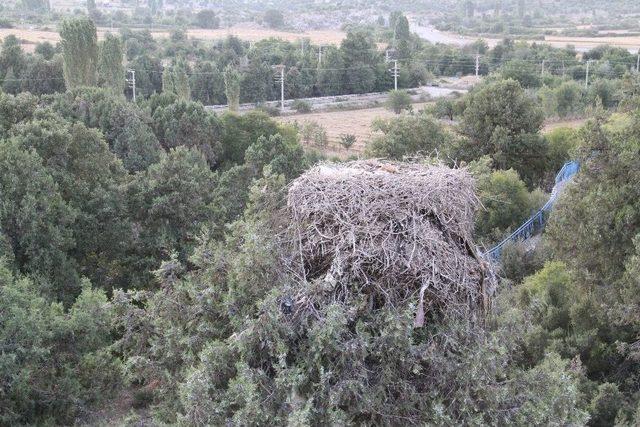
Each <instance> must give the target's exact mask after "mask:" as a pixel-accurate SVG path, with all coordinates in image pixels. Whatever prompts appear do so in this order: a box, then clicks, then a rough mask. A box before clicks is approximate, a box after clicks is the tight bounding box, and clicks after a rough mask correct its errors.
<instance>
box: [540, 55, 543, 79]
mask: <svg viewBox="0 0 640 427" xmlns="http://www.w3.org/2000/svg"><path fill="white" fill-rule="evenodd" d="M540 75H541V76H543V77H544V59H543V60H542V71H541V72H540Z"/></svg>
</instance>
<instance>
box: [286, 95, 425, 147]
mask: <svg viewBox="0 0 640 427" xmlns="http://www.w3.org/2000/svg"><path fill="white" fill-rule="evenodd" d="M426 105H427V104H425V103H421V104H413V109H414V110H415V111H419V110H421V109H423V108H424V107H425V106H426ZM394 116H395V114H394V113H393V112H391V111H389V110H387V109H385V108H384V107H376V108H365V109H360V110H344V111H329V112H322V113H309V114H295V115H291V116H284V117H280V118H278V120H279V121H280V122H282V123H289V124H293V123H295V122H297V123H298V124H299V125H300V126H302V125H303V124H304V123H306V122H316V123H318V124H319V125H321V126H322V127H324V129H325V130H326V131H327V139H328V144H327V146H326V147H318V146H315V145H310V146H309V148H313V149H317V150H318V151H321V152H322V153H323V154H325V155H327V156H336V157H339V158H346V157H349V156H357V155H359V154H361V153H362V152H363V151H364V148H365V146H366V144H367V142H368V141H369V140H370V139H371V138H372V136H373V131H372V129H371V123H372V122H373V121H374V120H375V119H377V118H390V117H394ZM345 134H353V135H355V136H356V138H357V140H356V143H355V144H354V145H353V146H352V147H350V148H349V149H345V148H344V147H342V146H341V145H340V137H341V136H342V135H345Z"/></svg>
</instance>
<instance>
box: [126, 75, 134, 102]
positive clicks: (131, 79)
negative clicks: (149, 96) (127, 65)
mask: <svg viewBox="0 0 640 427" xmlns="http://www.w3.org/2000/svg"><path fill="white" fill-rule="evenodd" d="M127 74H129V75H130V76H131V77H129V78H127V79H126V81H127V83H128V85H129V87H130V88H131V93H132V94H133V102H134V103H135V102H136V70H131V69H129V70H127Z"/></svg>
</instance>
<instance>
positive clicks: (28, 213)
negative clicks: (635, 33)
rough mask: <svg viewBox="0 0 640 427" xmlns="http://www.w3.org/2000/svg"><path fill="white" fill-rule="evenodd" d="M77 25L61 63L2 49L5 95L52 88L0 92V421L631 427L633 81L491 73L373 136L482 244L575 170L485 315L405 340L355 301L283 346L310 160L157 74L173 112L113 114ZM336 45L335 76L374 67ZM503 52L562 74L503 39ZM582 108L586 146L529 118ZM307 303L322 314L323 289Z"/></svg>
mask: <svg viewBox="0 0 640 427" xmlns="http://www.w3.org/2000/svg"><path fill="white" fill-rule="evenodd" d="M91 25H92V24H91V23H90V21H82V22H72V23H69V24H68V25H66V26H65V28H64V31H63V33H64V34H63V36H64V42H63V44H62V46H63V49H67V51H66V52H65V51H63V52H61V53H62V56H56V53H55V49H53V50H52V51H51V50H48V48H45V47H43V46H44V45H41V46H40V47H39V50H38V53H36V54H34V55H31V56H24V55H23V54H22V53H21V52H20V50H19V47H18V48H15V47H16V46H17V44H15V43H13V42H10V43H9V45H8V48H7V50H5V49H3V51H2V54H1V58H0V59H2V61H0V64H3V65H2V66H3V67H5V68H2V70H4V71H5V73H8V71H7V70H9V67H6V66H5V64H12V65H11V67H13V65H15V64H19V63H21V62H20V61H24V62H23V67H26V69H28V68H29V67H30V66H31V65H29V64H30V63H31V61H57V63H58V64H59V67H60V73H61V76H62V81H63V82H66V83H65V86H64V90H63V88H58V89H55V90H51V91H43V92H38V91H35V90H34V91H33V92H34V93H36V94H35V95H34V94H31V93H28V91H27V87H25V86H15V87H13V88H10V89H11V90H10V91H8V92H12V93H13V92H15V93H16V94H15V95H14V94H12V93H2V94H0V113H1V114H0V170H2V171H3V173H2V174H0V313H2V316H1V317H0V347H1V348H2V351H1V352H0V387H1V390H2V393H0V424H7V425H16V424H64V425H68V424H73V423H83V422H84V423H95V422H96V420H95V419H94V418H92V417H93V416H95V415H93V414H94V411H95V410H96V408H99V407H104V406H106V402H108V401H121V399H122V394H123V391H124V390H127V391H128V392H129V393H131V394H132V395H133V403H132V406H133V407H134V408H145V410H147V411H148V413H149V414H150V416H151V417H153V419H154V421H155V422H158V423H167V424H176V423H179V424H183V425H221V424H233V425H236V424H237V425H248V424H255V425H270V424H276V425H280V424H295V425H318V424H339V425H360V424H371V425H395V424H398V423H401V422H402V423H408V424H419V425H421V424H436V425H441V424H446V425H449V424H488V425H511V424H513V425H531V424H535V425H546V424H559V425H583V424H589V425H593V426H596V425H612V424H614V422H617V423H619V424H622V425H625V424H628V425H633V424H637V423H639V422H640V403H639V402H640V388H639V384H640V371H639V370H638V363H637V360H638V357H640V355H639V354H638V339H639V336H640V319H639V318H638V315H637V313H638V312H640V307H639V304H640V302H639V301H638V297H637V294H638V290H639V289H638V288H639V286H640V283H638V280H637V277H638V270H639V269H640V266H639V262H638V260H639V259H640V255H639V254H638V250H639V249H638V248H639V246H640V242H639V237H638V233H639V231H638V230H640V228H639V226H640V223H639V221H640V206H638V200H639V197H638V196H640V195H639V194H638V191H639V190H638V189H639V188H640V183H639V182H638V177H637V174H638V172H637V171H638V170H640V168H639V166H640V164H639V163H640V157H639V155H638V153H639V152H640V151H639V149H640V147H638V141H640V114H639V113H638V109H637V106H638V105H639V104H638V96H639V94H640V78H639V77H638V75H637V74H626V75H625V77H624V79H623V80H621V81H620V82H616V83H615V87H610V88H606V87H604V86H602V87H601V86H600V85H605V83H602V84H596V83H593V84H592V85H591V86H590V87H589V89H586V90H585V91H584V92H582V91H580V92H578V95H576V96H578V98H576V100H574V98H571V97H570V96H568V95H566V92H571V90H570V89H567V88H566V87H565V86H569V85H572V84H574V83H573V82H572V79H571V78H569V77H568V76H565V78H564V79H563V78H562V77H561V76H554V75H546V76H543V79H542V81H541V82H535V81H534V79H533V78H534V77H539V75H538V74H537V72H532V71H531V70H528V71H527V70H520V69H518V68H517V67H512V68H509V67H504V68H503V69H501V70H499V71H498V72H495V73H493V74H492V75H491V76H489V77H487V78H486V79H485V81H484V82H482V83H480V84H478V85H477V86H476V87H475V88H474V89H473V90H472V91H471V92H470V93H469V94H468V95H465V96H462V97H459V98H457V99H446V100H441V101H438V102H437V103H434V105H432V106H430V107H429V108H427V109H426V110H425V111H421V112H417V113H411V114H402V115H399V116H397V117H394V118H392V119H387V120H380V121H378V122H377V123H376V124H375V128H376V130H378V131H379V132H377V133H376V136H375V137H373V139H372V140H371V141H369V144H368V146H367V153H366V155H370V156H375V157H387V158H391V159H397V160H402V159H403V158H405V156H408V157H415V156H425V157H433V158H435V157H437V158H438V161H440V162H443V163H445V164H447V165H449V166H460V165H462V166H465V167H467V168H468V170H469V172H470V173H471V174H472V175H473V176H474V177H475V180H476V186H477V195H478V197H479V199H480V201H481V203H482V205H483V208H482V209H480V210H479V211H478V212H477V213H476V216H475V238H476V241H477V242H478V243H479V244H481V245H485V246H488V245H490V244H492V243H495V242H496V241H498V240H500V239H501V238H502V237H504V235H505V234H507V233H508V232H509V231H511V230H513V229H514V228H516V227H517V226H518V225H519V224H520V223H521V222H522V221H523V220H524V219H526V218H527V217H528V216H529V215H530V214H531V212H532V211H535V210H537V209H538V208H539V207H540V206H541V205H542V204H543V203H544V201H545V199H546V198H547V197H548V194H547V192H548V191H549V189H550V187H551V185H552V183H553V177H554V174H555V172H556V171H557V170H558V169H559V167H560V166H561V165H562V164H563V163H564V162H565V161H567V160H569V159H577V160H579V161H580V162H581V164H582V169H581V172H580V174H579V175H578V177H577V179H576V181H575V182H574V183H572V184H569V185H568V186H567V188H566V189H565V192H564V193H563V195H562V197H561V198H560V201H559V202H558V207H557V209H556V210H555V211H554V213H553V215H552V218H551V220H550V225H549V227H548V229H547V233H546V234H545V235H544V236H543V238H542V241H541V242H540V243H539V244H538V245H537V246H536V248H535V250H529V249H528V248H526V247H523V246H520V245H514V246H511V247H508V248H507V249H505V253H504V257H503V260H502V265H501V266H500V271H499V274H500V275H501V276H503V279H502V281H501V283H500V285H499V287H498V289H497V290H496V294H495V295H494V298H493V307H492V310H490V311H489V312H487V313H486V317H485V318H483V319H466V320H465V321H462V320H461V319H460V318H457V319H454V318H439V317H438V315H437V313H438V312H437V311H433V312H430V313H428V315H427V317H428V322H427V323H426V326H424V327H422V328H414V326H413V318H414V316H415V313H416V306H415V304H406V305H404V304H403V305H397V306H393V305H389V304H383V303H380V302H377V301H373V300H371V299H370V298H369V296H368V295H367V292H366V286H365V285H364V284H362V283H354V284H349V283H346V284H343V285H344V286H351V285H353V286H352V288H351V289H353V292H352V294H351V295H350V297H349V299H348V300H347V302H346V303H345V302H344V301H343V302H338V301H332V300H330V299H329V300H328V301H326V303H324V304H322V305H318V306H317V307H316V308H317V310H318V316H317V319H322V321H317V320H314V318H312V317H310V318H309V319H307V320H305V322H302V323H297V324H295V327H293V326H292V325H293V324H292V323H291V322H290V321H289V319H288V318H287V314H286V310H284V309H283V304H282V301H283V296H286V295H287V294H286V292H288V291H290V289H291V286H292V284H293V283H300V281H301V280H302V279H301V278H299V277H295V278H293V277H292V276H291V274H292V272H291V271H289V270H287V269H286V268H284V267H283V265H282V263H281V260H280V259H279V258H278V254H279V253H280V252H281V251H283V250H287V249H286V248H282V247H281V246H282V245H280V243H281V240H279V239H280V238H281V235H282V233H281V231H282V226H283V224H282V222H283V221H286V220H287V219H286V218H285V217H283V214H282V206H283V205H285V204H286V200H285V195H286V190H287V188H288V187H287V186H288V184H289V183H290V182H291V181H292V180H293V179H295V178H296V177H298V176H299V175H300V174H302V173H303V172H304V171H305V170H306V169H307V168H308V167H309V166H311V165H312V164H313V163H314V162H315V161H316V160H317V159H316V158H315V157H316V156H312V155H310V154H306V153H305V152H304V151H303V147H302V146H301V145H300V142H299V141H300V135H299V134H298V130H297V129H296V128H294V127H290V126H285V125H281V124H278V123H276V122H275V121H273V120H272V119H271V118H269V117H268V116H267V115H266V114H264V113H260V112H250V113H247V114H244V115H238V114H236V113H233V112H228V113H224V114H221V115H218V114H214V113H211V112H209V111H208V110H207V109H205V108H204V106H203V105H202V103H200V102H195V101H192V100H191V99H190V98H194V96H193V93H194V90H195V88H196V87H197V86H194V85H192V84H191V83H189V84H185V78H184V76H185V75H187V76H188V77H189V78H188V79H187V80H189V81H192V80H191V79H192V78H193V74H192V75H191V76H189V73H188V71H187V70H188V69H189V67H191V65H190V63H189V61H187V60H186V59H183V60H180V61H176V62H175V64H173V65H171V66H170V67H168V68H169V70H170V73H167V72H165V73H162V72H161V74H160V75H159V76H156V75H155V74H153V75H152V73H150V74H149V76H148V78H149V80H147V81H148V82H149V84H150V86H149V87H151V88H153V87H154V86H153V85H156V84H158V85H163V86H164V87H165V88H166V87H170V88H171V89H170V90H165V91H160V90H156V89H151V90H149V92H148V93H145V95H144V96H143V97H141V99H139V100H138V102H136V103H134V102H131V101H130V100H127V98H126V97H125V96H124V94H123V90H122V87H121V86H120V84H119V83H118V79H117V78H115V76H117V75H119V74H121V73H122V69H121V66H122V64H121V63H118V61H117V60H113V58H117V57H118V51H119V50H120V49H124V50H122V52H126V51H127V40H125V42H124V45H122V44H121V41H120V40H118V38H116V37H113V38H107V39H105V41H104V42H102V43H97V42H96V40H95V39H94V38H92V37H89V38H82V37H78V34H83V33H85V32H86V31H88V32H89V33H91V34H92V33H93V31H94V29H92V28H91ZM347 40H350V41H351V42H353V41H357V40H359V39H358V38H357V36H355V35H352V36H351V37H350V38H348V39H347ZM14 42H15V41H14ZM147 42H148V43H153V44H154V45H155V42H153V40H152V39H150V38H149V39H148V40H147ZM235 42H237V41H236V40H234V39H228V40H227V41H226V42H225V43H228V44H230V45H233V43H235ZM6 43H7V42H6V41H5V46H7V44H6ZM264 43H265V45H270V46H286V44H282V43H281V42H275V41H266V42H264ZM178 44H179V43H177V42H176V40H173V41H170V42H168V43H167V45H166V46H164V47H165V48H167V49H169V48H171V49H173V48H175V46H177V45H178ZM356 44H358V45H359V43H356ZM224 45H225V44H224V43H223V44H221V46H224ZM123 46H124V47H123ZM237 46H239V48H241V49H245V47H243V45H242V43H240V42H238V45H237ZM347 46H349V44H348V43H347ZM344 47H345V46H342V47H341V48H340V49H335V52H336V55H337V57H340V56H341V55H344V54H345V52H351V53H353V54H354V55H356V57H357V56H358V55H364V53H363V52H369V50H366V49H365V50H363V49H359V48H355V49H353V50H349V48H347V50H344ZM254 48H255V46H254ZM154 49H155V48H154ZM438 49H440V48H438ZM73 52H86V53H87V54H85V55H81V56H79V55H75V56H74V55H71V54H72V53H73ZM174 52H175V51H174ZM222 52H226V53H225V54H230V53H229V52H230V51H228V50H221V51H220V54H222ZM249 52H251V50H250V51H249ZM497 52H502V53H501V54H500V55H504V56H501V57H503V58H509V59H513V58H515V57H518V56H520V57H526V56H524V55H537V54H539V53H541V52H548V53H549V54H554V55H558V57H562V56H563V55H567V56H570V54H569V53H567V52H569V51H566V50H551V49H548V48H542V47H537V46H531V47H525V46H524V45H518V44H510V43H508V42H506V43H503V44H501V45H499V47H498V48H495V49H493V50H492V51H491V53H490V54H491V55H497ZM9 53H11V55H9ZM289 53H291V52H289ZM619 53H620V52H617V51H616V50H612V49H603V50H602V52H601V53H600V54H601V55H602V57H606V55H617V54H619ZM281 54H282V55H283V57H286V56H287V55H288V53H287V51H286V50H284V51H283V52H281ZM327 54H328V53H327ZM459 54H461V55H466V54H467V53H465V52H461V53H459ZM45 55H47V57H48V58H49V59H45ZM57 55H60V53H58V54H57ZM376 55H377V54H376ZM143 56H144V55H143V54H138V55H135V56H134V59H136V58H137V59H140V58H142V57H143ZM6 58H10V59H11V58H13V59H15V58H18V60H17V61H14V62H11V61H13V59H12V60H11V61H9V62H6V61H5V59H6ZM151 58H152V57H148V63H149V64H152V63H156V65H157V66H158V68H157V69H159V70H160V71H162V67H161V66H160V65H159V64H160V62H159V61H160V60H159V59H158V58H156V59H151ZM367 58H368V56H367ZM365 59H366V58H365ZM354 60H355V59H354ZM145 61H146V60H145ZM154 61H157V62H154ZM266 63H268V61H266ZM223 64H224V68H222V69H221V68H218V67H219V66H222V65H223ZM229 64H233V61H232V60H229V61H227V62H224V61H221V63H220V64H219V65H216V66H215V67H214V68H215V69H216V70H221V78H222V81H221V83H219V84H218V86H216V87H218V88H219V89H221V90H223V92H225V93H226V94H229V95H231V96H232V97H233V96H237V95H238V87H240V93H242V90H243V89H242V87H243V85H247V84H249V83H248V82H246V81H245V80H244V78H243V79H242V80H241V81H239V80H238V79H239V74H238V71H237V70H236V69H235V68H229ZM232 67H233V66H232ZM515 71H517V72H515ZM12 72H13V71H12ZM338 75H341V74H340V73H338ZM602 76H603V77H604V74H603V75H602ZM3 78H4V84H6V83H7V82H11V81H16V79H9V78H7V77H6V74H5V75H4V77H3ZM269 78H271V75H270V77H269ZM596 78H597V72H596ZM140 79H141V80H140V81H145V80H144V75H143V76H141V77H140ZM347 80H348V79H347ZM354 81H357V80H354ZM597 81H598V80H595V82H597ZM602 81H605V80H602ZM225 82H226V83H225ZM21 83H23V82H21ZM141 85H142V87H144V85H143V84H142V83H141ZM98 86H100V87H98ZM161 87H162V86H161ZM561 88H562V89H561ZM607 89H610V90H607ZM141 90H142V89H141ZM545 91H547V92H545ZM549 91H551V92H549ZM549 93H552V95H549ZM225 96H226V95H225ZM549 99H552V100H556V101H557V104H554V105H555V106H554V110H553V111H552V112H551V113H550V111H551V110H549V109H548V108H549V107H548V102H547V101H548V100H549ZM578 100H579V101H580V103H578ZM561 101H562V102H561ZM607 101H610V102H607ZM615 107H619V108H618V110H617V112H616V113H615V114H614V115H611V112H612V109H613V108H615ZM587 109H591V112H592V114H591V115H592V117H593V119H592V120H591V121H590V122H589V123H588V124H587V125H585V126H584V127H583V128H582V129H581V130H570V129H560V130H557V131H554V132H552V133H549V134H547V135H541V132H540V130H541V128H542V125H543V120H544V118H545V112H546V115H547V116H548V115H570V114H574V113H577V112H584V111H586V110H587ZM561 111H562V112H565V113H566V114H563V113H561ZM442 117H446V118H449V119H450V120H449V121H448V122H447V123H448V124H447V125H446V126H445V125H443V123H442V122H441V121H440V120H439V119H438V118H442ZM425 161H426V162H431V161H434V160H433V159H429V160H426V159H425ZM293 255H296V254H293ZM335 280H338V279H335ZM341 280H342V279H341ZM399 280H401V279H399ZM302 283H303V285H302V286H304V287H305V290H306V292H309V293H310V294H314V295H324V294H323V292H324V291H325V287H326V286H329V285H331V284H330V283H328V282H327V281H325V280H320V279H316V278H313V277H309V278H304V280H303V282H302ZM427 343H430V344H429V345H427ZM431 344H433V345H431ZM116 416H123V414H116ZM98 421H100V422H102V421H104V420H103V419H101V420H98ZM108 421H112V420H108ZM121 421H122V420H120V419H118V420H113V422H121ZM135 422H136V419H135V413H134V415H133V418H130V419H128V420H126V421H125V423H135Z"/></svg>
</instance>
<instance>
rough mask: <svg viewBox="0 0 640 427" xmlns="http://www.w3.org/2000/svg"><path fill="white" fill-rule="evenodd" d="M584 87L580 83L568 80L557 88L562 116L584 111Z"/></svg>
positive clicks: (558, 104) (559, 110) (558, 106)
mask: <svg viewBox="0 0 640 427" xmlns="http://www.w3.org/2000/svg"><path fill="white" fill-rule="evenodd" d="M583 96H584V95H583V89H582V86H580V85H579V84H578V83H576V82H573V81H568V82H564V83H562V84H561V85H560V86H559V87H558V88H557V89H556V90H555V97H556V103H557V112H558V115H559V116H560V117H566V116H570V115H572V114H576V113H579V112H581V111H582V104H583V100H582V98H583Z"/></svg>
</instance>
